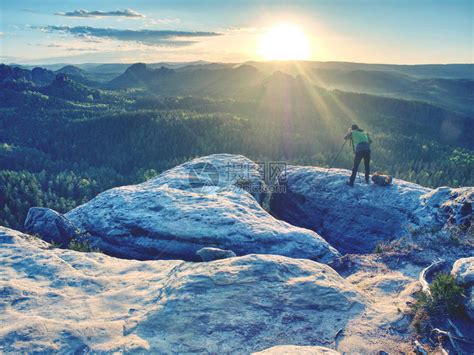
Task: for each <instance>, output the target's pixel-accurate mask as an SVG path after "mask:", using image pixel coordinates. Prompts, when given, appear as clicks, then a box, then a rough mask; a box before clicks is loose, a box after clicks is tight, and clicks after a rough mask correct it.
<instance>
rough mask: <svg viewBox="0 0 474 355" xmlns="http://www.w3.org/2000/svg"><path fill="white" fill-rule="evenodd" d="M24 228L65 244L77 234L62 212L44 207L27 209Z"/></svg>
mask: <svg viewBox="0 0 474 355" xmlns="http://www.w3.org/2000/svg"><path fill="white" fill-rule="evenodd" d="M25 230H26V231H27V232H28V233H31V234H37V235H40V236H41V237H42V239H43V240H45V241H47V242H50V243H56V244H60V245H62V246H67V245H68V244H69V242H70V241H71V239H73V238H75V237H76V236H77V231H76V228H75V227H74V225H73V224H72V222H71V221H70V220H69V219H67V218H66V217H64V216H63V215H62V214H60V213H58V212H56V211H53V210H52V209H49V208H44V207H32V208H30V209H29V210H28V215H27V216H26V220H25Z"/></svg>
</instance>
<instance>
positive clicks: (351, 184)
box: [346, 181, 354, 187]
mask: <svg viewBox="0 0 474 355" xmlns="http://www.w3.org/2000/svg"><path fill="white" fill-rule="evenodd" d="M346 185H349V186H350V187H354V183H353V182H350V181H346Z"/></svg>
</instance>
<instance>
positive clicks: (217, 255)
mask: <svg viewBox="0 0 474 355" xmlns="http://www.w3.org/2000/svg"><path fill="white" fill-rule="evenodd" d="M196 254H197V255H199V257H200V258H201V259H202V261H213V260H219V259H227V258H233V257H235V256H237V255H236V254H235V253H234V252H233V251H232V250H223V249H219V248H202V249H199V250H198V251H197V252H196Z"/></svg>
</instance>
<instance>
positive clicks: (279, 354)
mask: <svg viewBox="0 0 474 355" xmlns="http://www.w3.org/2000/svg"><path fill="white" fill-rule="evenodd" d="M295 354H298V355H338V354H341V353H340V352H339V351H336V350H333V349H329V348H325V347H322V346H296V345H280V346H274V347H272V348H269V349H266V350H263V351H259V352H257V353H253V355H295Z"/></svg>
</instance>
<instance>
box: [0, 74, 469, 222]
mask: <svg viewBox="0 0 474 355" xmlns="http://www.w3.org/2000/svg"><path fill="white" fill-rule="evenodd" d="M68 70H69V72H68V73H63V72H61V71H56V72H53V71H50V70H46V69H43V70H41V71H38V70H36V73H35V70H33V71H31V70H28V69H24V68H23V69H22V68H17V67H11V66H6V65H2V66H1V68H0V225H4V226H7V227H11V228H15V229H19V230H21V229H22V227H23V222H24V219H25V216H26V213H27V211H28V209H29V208H30V207H32V206H45V207H50V208H52V209H55V210H57V211H59V212H66V211H68V210H69V209H71V208H73V207H75V206H77V205H79V204H82V203H84V202H86V201H88V200H89V199H91V198H93V197H94V196H96V195H97V194H98V193H100V192H101V191H104V190H106V189H109V188H111V187H114V186H119V185H126V184H131V183H137V182H141V181H145V180H146V179H149V178H151V177H153V176H155V175H157V174H159V173H160V172H161V171H163V170H165V169H168V168H170V167H173V166H175V165H177V164H179V163H182V162H184V161H187V160H189V159H191V158H194V157H197V156H202V155H207V154H212V153H223V152H226V153H235V154H243V155H246V156H248V157H249V158H252V159H254V160H256V161H285V162H287V163H288V164H300V165H317V166H325V167H329V166H332V167H339V168H346V169H349V168H350V167H351V164H352V154H353V153H352V150H351V148H350V147H349V146H348V145H347V146H346V147H345V149H344V150H343V152H342V154H341V155H340V157H339V158H338V159H337V160H335V161H334V157H335V155H336V153H337V152H338V150H339V149H340V147H341V146H342V144H343V143H344V141H343V136H344V134H345V132H346V131H347V128H348V127H349V126H350V125H351V124H353V123H357V124H358V125H359V126H361V127H362V128H364V129H365V130H366V131H368V132H369V133H370V135H371V138H372V140H373V147H372V149H373V154H372V157H373V158H372V159H373V164H372V171H384V172H387V173H389V174H391V175H393V176H394V177H396V178H400V179H405V180H408V181H413V182H416V183H419V184H421V185H425V186H429V187H438V186H443V185H449V186H466V185H470V186H472V185H474V174H473V171H474V139H473V132H474V130H473V128H474V118H473V117H470V115H469V113H466V111H465V110H459V109H457V108H458V107H461V105H457V106H456V107H457V108H454V107H453V109H449V107H447V106H446V105H445V104H442V105H441V104H440V105H437V104H436V101H435V100H433V101H423V100H417V99H407V98H400V97H398V95H388V94H386V93H385V94H383V95H382V94H380V95H375V94H374V93H364V92H363V90H359V92H355V91H356V89H354V91H353V92H349V91H342V90H340V89H338V88H334V87H323V86H321V83H317V82H315V80H314V77H313V76H312V75H308V76H305V75H302V74H294V73H285V72H282V71H278V70H276V71H271V72H268V73H266V72H265V71H262V70H260V69H256V68H255V67H250V66H249V65H245V66H241V67H238V68H223V69H222V68H219V69H206V68H204V69H203V68H201V67H200V68H195V69H193V68H186V69H182V70H181V71H179V70H172V69H166V68H164V67H162V68H160V69H151V68H150V67H148V66H145V65H134V66H132V67H130V68H129V69H127V70H126V71H125V73H123V74H119V75H117V78H115V79H113V80H112V81H94V80H93V75H92V76H91V75H89V76H87V77H85V76H84V75H82V74H81V72H79V71H76V72H73V74H70V73H71V69H70V68H69V69H68ZM339 75H340V74H339ZM368 75H371V73H369V74H368ZM391 75H392V74H391ZM338 78H339V77H338ZM338 80H340V79H338ZM450 80H452V81H453V82H450V84H449V85H450V86H453V85H454V84H455V83H456V80H457V79H450ZM466 80H467V79H465V80H463V81H462V82H461V85H462V86H461V88H464V90H468V92H467V93H466V92H464V94H463V95H464V96H465V97H471V98H472V86H469V85H466ZM351 83H352V84H351V85H354V83H353V82H351ZM364 85H365V84H364ZM470 85H472V83H471V84H470ZM456 90H458V91H459V87H457V88H456ZM469 91H471V92H469ZM433 95H435V94H433ZM433 95H432V97H434V96H433ZM469 95H470V96H469ZM418 96H419V95H418ZM418 96H417V97H418ZM443 102H444V103H446V102H448V101H447V100H444V101H443ZM467 106H469V105H464V106H462V107H467Z"/></svg>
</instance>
